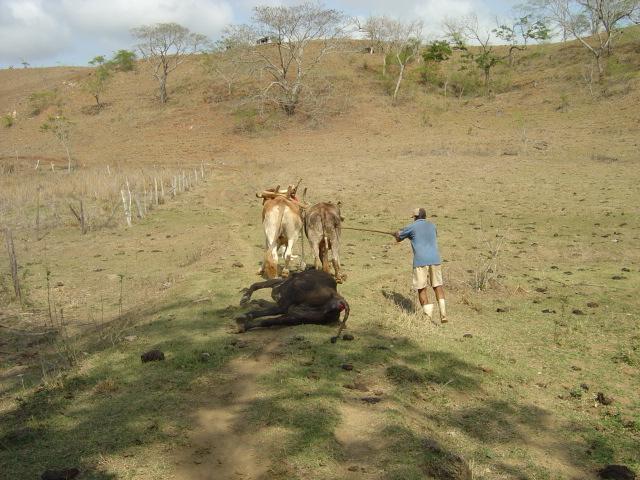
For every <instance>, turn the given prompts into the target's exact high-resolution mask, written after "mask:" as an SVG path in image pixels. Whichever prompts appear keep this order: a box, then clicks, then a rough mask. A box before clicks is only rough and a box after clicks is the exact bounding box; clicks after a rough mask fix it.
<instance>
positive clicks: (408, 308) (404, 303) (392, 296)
mask: <svg viewBox="0 0 640 480" xmlns="http://www.w3.org/2000/svg"><path fill="white" fill-rule="evenodd" d="M382 296H384V298H386V299H387V300H389V301H391V302H393V303H394V304H395V305H396V306H397V307H398V308H400V309H401V310H403V311H405V312H407V313H415V311H416V307H415V305H414V303H413V301H412V300H411V299H410V298H407V297H405V296H404V295H402V294H401V293H398V292H389V291H387V290H382Z"/></svg>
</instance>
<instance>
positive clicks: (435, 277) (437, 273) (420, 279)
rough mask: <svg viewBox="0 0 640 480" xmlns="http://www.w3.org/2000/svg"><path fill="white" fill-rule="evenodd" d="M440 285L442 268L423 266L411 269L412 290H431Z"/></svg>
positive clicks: (438, 266)
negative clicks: (426, 288) (428, 288)
mask: <svg viewBox="0 0 640 480" xmlns="http://www.w3.org/2000/svg"><path fill="white" fill-rule="evenodd" d="M440 285H442V268H440V265H425V266H424V267H415V268H414V269H413V288H415V289H416V290H422V289H423V288H425V287H428V286H431V287H433V288H435V287H439V286H440Z"/></svg>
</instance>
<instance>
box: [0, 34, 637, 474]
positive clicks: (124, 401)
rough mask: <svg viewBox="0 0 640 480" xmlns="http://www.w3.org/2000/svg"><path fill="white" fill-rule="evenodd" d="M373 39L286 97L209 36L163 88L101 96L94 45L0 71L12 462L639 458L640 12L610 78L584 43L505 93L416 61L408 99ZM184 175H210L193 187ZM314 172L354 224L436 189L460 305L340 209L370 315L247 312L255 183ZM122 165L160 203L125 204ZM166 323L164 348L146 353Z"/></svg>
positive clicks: (116, 89) (447, 268) (525, 463)
mask: <svg viewBox="0 0 640 480" xmlns="http://www.w3.org/2000/svg"><path fill="white" fill-rule="evenodd" d="M379 60H380V59H379V58H376V57H375V56H370V55H366V54H359V53H349V54H344V55H342V56H340V57H331V58H329V59H328V61H327V62H326V64H325V65H324V66H323V69H322V71H321V76H322V77H323V79H324V80H325V81H331V82H332V83H333V84H334V85H335V92H334V97H333V98H332V100H331V105H332V107H334V108H332V109H331V110H332V113H331V114H327V115H314V116H311V115H307V116H305V115H304V114H301V115H299V116H295V117H293V118H290V119H288V118H284V117H281V116H279V115H272V116H271V117H270V118H269V119H267V120H264V119H255V118H254V117H253V116H252V115H253V114H252V113H251V112H250V111H249V113H247V109H246V106H245V105H243V104H242V95H243V91H244V90H243V88H245V87H242V88H240V89H239V92H238V94H237V96H236V97H234V98H232V99H226V98H224V95H223V93H220V92H223V91H224V90H223V89H222V87H221V86H220V85H213V84H211V79H207V78H205V77H204V76H203V73H202V70H201V68H200V67H199V65H198V63H197V61H196V60H195V59H194V60H193V61H191V62H189V63H187V64H185V65H184V66H183V68H181V69H179V70H178V71H176V74H175V77H174V78H172V77H170V79H169V95H170V101H169V104H168V105H166V106H165V107H160V106H159V105H158V104H157V103H156V100H155V98H154V84H153V83H152V81H151V78H150V76H149V75H148V73H146V72H145V70H144V69H143V68H142V65H140V66H139V67H140V68H139V69H138V71H136V72H129V73H117V74H116V75H115V78H114V80H113V83H112V85H111V86H110V87H109V89H108V90H107V92H106V93H105V95H104V101H105V102H106V103H107V107H106V108H104V109H103V110H101V111H100V112H99V113H98V114H95V112H91V111H90V110H89V109H88V108H87V107H89V106H91V103H92V99H91V97H90V96H89V95H88V94H86V93H84V92H83V91H82V89H81V88H80V83H81V81H82V79H83V78H85V77H86V76H87V75H89V73H90V70H89V69H84V68H51V69H25V70H2V71H0V115H4V114H5V113H11V112H13V111H14V110H15V111H16V113H17V116H16V120H15V122H14V124H13V125H12V126H10V127H7V126H5V125H1V126H0V129H1V131H0V215H1V224H2V225H1V226H2V227H3V228H8V229H10V230H11V232H12V236H13V240H14V245H15V251H16V258H17V263H18V266H19V269H18V277H19V280H20V282H21V287H22V304H20V302H19V301H18V300H17V299H16V298H15V296H14V292H13V284H12V278H11V274H10V268H9V259H8V257H7V251H6V250H5V248H4V243H3V246H2V249H0V465H1V466H2V467H1V468H0V478H2V479H5V478H6V479H11V480H14V479H27V478H37V477H38V476H39V475H40V474H41V473H42V472H43V471H44V470H46V469H51V468H54V469H55V468H71V467H77V468H79V469H80V471H81V476H80V477H79V478H82V479H103V480H106V479H119V480H120V479H142V480H145V479H156V478H172V479H192V480H193V479H212V478H217V479H218V478H219V479H354V480H355V479H386V480H391V479H398V480H399V479H422V478H434V479H449V478H452V479H453V478H469V477H465V476H463V475H461V474H460V472H459V471H456V469H457V470H460V465H461V464H462V462H464V463H466V464H467V465H468V466H469V468H470V470H471V473H472V478H474V479H531V480H534V479H536V480H541V479H587V478H597V470H598V469H599V468H601V467H603V466H604V465H607V464H610V463H618V464H624V465H627V466H628V467H630V468H632V469H633V470H635V471H636V472H640V454H639V453H638V452H640V397H639V396H638V391H640V370H639V368H640V324H639V317H638V309H639V306H640V302H639V301H638V294H637V292H638V289H639V288H640V191H639V189H638V184H639V183H640V168H639V165H640V148H639V147H640V127H639V125H640V109H639V108H638V105H639V104H640V76H639V74H638V70H639V68H640V34H639V33H638V31H633V30H630V31H629V32H628V34H627V35H626V37H625V40H624V43H623V44H621V45H620V48H619V52H618V53H617V56H616V57H615V58H613V59H611V62H610V71H611V73H610V76H609V78H608V80H607V81H606V83H605V85H604V86H598V88H597V89H596V90H597V92H595V93H593V94H592V93H591V92H590V89H589V87H588V85H587V84H586V83H585V81H584V78H583V74H582V72H583V70H584V64H585V63H586V62H587V60H588V59H587V57H586V54H584V52H582V50H581V49H580V47H579V46H578V45H574V44H566V45H545V46H542V47H533V48H530V49H529V50H528V51H526V52H523V53H521V58H520V60H519V62H518V63H517V64H516V66H515V67H514V68H513V69H508V68H507V67H506V66H500V67H499V68H498V70H497V71H496V73H495V77H494V80H495V82H496V85H499V86H500V88H499V89H498V88H497V87H496V91H495V92H494V94H493V96H492V97H491V98H484V97H480V96H470V97H466V96H465V97H462V98H461V99H458V98H456V97H449V98H448V99H445V98H444V97H443V96H442V95H441V94H440V92H438V91H436V89H434V88H433V87H429V88H427V87H425V86H424V85H421V84H420V83H418V82H417V78H418V77H417V75H414V76H412V77H410V78H409V79H408V80H407V82H406V83H405V84H404V85H403V87H402V89H401V100H400V102H399V103H398V105H392V104H391V101H390V97H389V96H388V95H387V94H386V93H385V81H384V80H382V79H381V77H380V75H379V71H378V70H379V67H378V64H379ZM246 88H248V87H246ZM602 88H604V91H602V90H601V89H602ZM53 89H56V90H57V92H58V95H59V97H60V99H61V102H62V103H63V107H62V108H63V111H64V113H65V115H66V116H67V117H68V118H69V119H70V120H71V121H72V125H71V130H70V137H69V138H70V140H69V144H70V150H71V154H72V158H73V160H74V167H75V168H74V170H73V171H72V172H71V173H67V172H66V170H65V168H66V154H65V151H64V149H63V147H62V145H61V144H60V143H58V142H57V140H56V139H55V138H54V137H53V136H52V135H50V134H49V133H47V132H41V131H40V125H41V124H42V123H43V122H44V121H45V120H46V118H47V115H48V114H52V113H54V112H55V111H56V108H57V107H54V106H52V107H49V108H48V110H47V109H45V111H43V112H41V113H39V114H33V112H32V106H31V104H30V102H29V96H30V95H31V94H33V93H34V92H43V91H51V90H53ZM83 112H86V113H83ZM38 161H39V163H38ZM51 164H53V165H54V166H53V170H52V167H51ZM36 165H37V168H36ZM196 172H197V173H196ZM203 173H204V176H203ZM177 175H186V176H187V178H189V179H190V180H189V181H190V182H191V185H190V187H189V188H188V189H186V188H185V189H184V191H180V192H178V193H177V194H176V195H175V196H172V195H171V194H170V192H169V190H171V188H173V187H172V185H171V183H172V181H174V179H175V177H176V176H177ZM196 178H197V181H196ZM298 178H303V186H306V187H308V196H307V200H308V201H311V202H316V201H325V200H330V201H338V200H340V201H341V202H342V204H343V215H344V217H345V226H354V227H369V228H380V229H388V230H392V229H396V228H399V227H401V226H404V225H405V224H407V223H409V221H410V219H409V218H408V217H409V212H410V211H411V209H412V208H413V207H415V206H424V207H425V208H426V209H427V214H428V216H429V217H430V218H431V219H432V220H433V221H434V222H435V223H436V224H437V227H438V232H439V243H440V249H441V253H442V256H443V258H444V262H445V263H444V273H445V285H446V292H447V295H448V310H449V312H448V313H449V317H450V322H449V323H448V324H447V325H444V326H436V325H433V324H430V323H426V322H425V321H424V320H423V318H422V316H421V315H420V314H417V313H416V309H415V298H414V295H413V293H412V291H411V288H410V280H411V270H410V267H411V250H410V247H409V246H408V245H407V244H406V242H404V243H401V244H395V243H393V242H391V241H390V240H391V239H390V238H388V237H385V236H381V235H370V234H365V233H362V232H356V231H344V232H343V252H342V257H343V259H344V270H345V272H346V274H347V275H348V279H347V281H346V283H344V284H343V285H341V286H340V291H341V293H342V294H343V295H344V296H345V297H346V298H347V299H348V300H349V302H350V304H351V310H352V313H351V317H350V320H349V328H348V331H349V332H350V333H352V334H353V335H354V337H355V339H354V340H353V341H351V342H349V341H343V340H340V341H339V342H338V343H337V344H331V343H330V342H329V337H330V336H331V335H332V334H333V332H334V330H333V328H329V327H323V326H308V325H307V326H298V327H293V328H286V329H277V330H255V331H251V332H248V333H245V334H241V335H239V334H236V333H235V323H234V321H233V317H234V316H235V315H236V314H237V312H239V311H240V307H239V306H238V302H239V299H240V290H241V288H243V287H246V286H247V285H249V284H250V283H252V282H254V281H257V279H258V278H259V277H257V275H256V271H257V268H258V265H259V263H260V261H261V259H262V250H261V249H262V245H263V234H262V231H261V224H260V211H261V205H260V203H259V201H258V199H256V198H255V195H254V194H255V192H256V191H259V190H261V189H262V188H264V187H268V186H274V185H275V184H281V185H284V184H286V183H289V182H292V181H295V180H297V179H298ZM154 179H155V180H156V182H157V181H160V182H162V185H164V188H165V189H166V196H165V201H164V203H162V204H160V205H150V204H153V203H155V202H154V199H153V190H154V188H153V182H154ZM127 180H128V181H129V183H130V186H131V189H133V191H134V193H137V194H138V195H139V199H141V200H140V201H143V200H144V201H145V202H146V203H147V204H148V208H147V210H148V211H147V213H146V215H145V216H144V218H136V210H134V213H133V217H134V218H133V225H132V226H131V227H127V225H126V223H125V216H124V212H123V206H122V199H121V190H122V189H124V188H126V187H125V186H124V185H125V182H126V181H127ZM145 190H146V194H145ZM80 201H83V208H84V209H85V211H86V215H87V224H88V231H87V233H86V234H82V233H81V231H80V228H79V225H78V221H77V219H76V218H75V217H74V215H73V214H72V213H71V211H70V208H69V205H70V204H71V205H72V206H74V208H76V209H77V208H78V206H79V202H80ZM151 207H152V208H151ZM134 209H135V206H134ZM294 250H295V253H296V254H300V244H299V243H298V244H297V245H296V247H294ZM305 254H306V255H307V261H308V262H309V261H310V258H309V249H308V248H305ZM151 348H160V349H161V350H162V351H163V352H164V353H165V356H166V359H165V361H164V362H154V363H145V364H142V363H141V362H140V359H139V358H140V354H141V353H143V352H145V351H147V350H149V349H151ZM203 353H207V354H208V355H207V356H204V357H203V355H202V354H203ZM346 363H348V364H351V365H353V369H352V370H350V371H347V370H344V369H342V368H341V366H342V365H343V364H346ZM603 396H604V398H603ZM371 398H375V399H376V400H375V401H371V400H363V399H371ZM373 402H376V403H373ZM461 458H462V459H463V460H461Z"/></svg>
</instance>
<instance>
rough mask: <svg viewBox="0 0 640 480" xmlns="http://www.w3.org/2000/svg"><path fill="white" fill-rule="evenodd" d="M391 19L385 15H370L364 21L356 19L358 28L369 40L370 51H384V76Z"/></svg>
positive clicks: (371, 52) (384, 73)
mask: <svg viewBox="0 0 640 480" xmlns="http://www.w3.org/2000/svg"><path fill="white" fill-rule="evenodd" d="M391 22H392V20H391V19H389V18H388V17H385V16H370V17H368V18H367V19H366V20H365V21H364V22H360V20H359V19H357V18H356V19H354V23H355V25H356V27H357V28H358V30H359V31H360V32H362V33H363V34H364V36H365V38H366V39H367V40H368V42H369V47H368V48H369V53H370V54H374V53H378V52H379V53H382V76H383V77H384V76H386V75H387V50H388V49H387V47H388V44H389V33H390V32H389V25H390V23H391Z"/></svg>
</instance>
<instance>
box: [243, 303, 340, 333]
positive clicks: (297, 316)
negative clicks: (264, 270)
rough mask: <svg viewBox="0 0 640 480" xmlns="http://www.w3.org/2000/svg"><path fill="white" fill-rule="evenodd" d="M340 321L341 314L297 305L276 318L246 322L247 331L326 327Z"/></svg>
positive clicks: (320, 308)
mask: <svg viewBox="0 0 640 480" xmlns="http://www.w3.org/2000/svg"><path fill="white" fill-rule="evenodd" d="M339 319H340V312H338V311H336V312H331V313H326V312H325V311H324V309H323V308H322V307H309V306H306V305H295V306H291V307H289V310H288V311H287V313H286V314H284V315H280V316H279V317H275V318H265V319H264V320H258V321H255V322H246V325H247V329H249V328H256V327H276V326H292V325H303V324H316V325H326V324H329V323H335V322H337V321H338V320H339Z"/></svg>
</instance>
